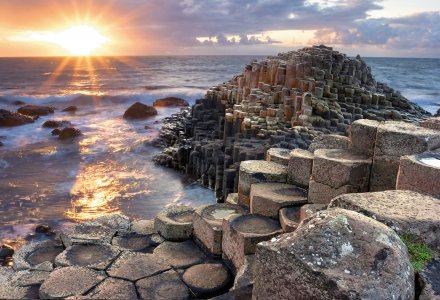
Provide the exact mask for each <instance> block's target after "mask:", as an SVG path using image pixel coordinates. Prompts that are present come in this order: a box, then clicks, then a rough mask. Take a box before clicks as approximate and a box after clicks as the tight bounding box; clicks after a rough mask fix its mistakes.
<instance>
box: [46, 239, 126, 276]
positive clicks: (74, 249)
mask: <svg viewBox="0 0 440 300" xmlns="http://www.w3.org/2000/svg"><path fill="white" fill-rule="evenodd" d="M119 253H120V251H119V250H118V249H117V248H115V247H112V246H110V245H109V244H90V245H72V246H70V247H68V248H67V249H66V250H64V251H63V252H62V253H60V254H59V255H58V256H57V257H56V258H55V265H56V266H57V267H67V266H79V267H86V268H90V269H97V270H105V269H107V267H108V266H109V265H110V264H111V263H112V262H113V260H114V259H115V258H116V257H117V256H118V255H119Z"/></svg>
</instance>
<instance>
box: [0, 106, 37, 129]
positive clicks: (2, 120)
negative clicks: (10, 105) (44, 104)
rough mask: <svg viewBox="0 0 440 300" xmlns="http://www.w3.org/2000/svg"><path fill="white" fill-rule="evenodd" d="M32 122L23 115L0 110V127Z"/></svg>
mask: <svg viewBox="0 0 440 300" xmlns="http://www.w3.org/2000/svg"><path fill="white" fill-rule="evenodd" d="M33 122H34V120H33V119H32V118H29V117H27V116H25V115H22V114H19V113H14V112H10V111H8V110H5V109H0V127H9V126H20V125H24V124H29V123H33Z"/></svg>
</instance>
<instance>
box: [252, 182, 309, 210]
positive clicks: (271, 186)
mask: <svg viewBox="0 0 440 300" xmlns="http://www.w3.org/2000/svg"><path fill="white" fill-rule="evenodd" d="M250 198H251V203H250V204H251V205H250V211H251V213H252V214H260V215H262V216H266V217H269V218H273V219H278V211H279V210H280V209H281V208H283V207H286V206H295V205H301V204H306V203H307V192H306V191H305V190H303V189H301V188H299V187H296V186H294V185H290V184H285V183H274V182H263V183H254V184H252V186H251V194H250Z"/></svg>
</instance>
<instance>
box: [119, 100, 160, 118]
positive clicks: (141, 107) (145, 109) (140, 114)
mask: <svg viewBox="0 0 440 300" xmlns="http://www.w3.org/2000/svg"><path fill="white" fill-rule="evenodd" d="M155 115H157V110H156V109H155V108H154V107H152V106H148V105H145V104H142V103H140V102H136V103H135V104H133V105H132V106H130V107H129V108H128V109H127V110H126V111H125V113H124V119H144V118H147V117H151V116H155Z"/></svg>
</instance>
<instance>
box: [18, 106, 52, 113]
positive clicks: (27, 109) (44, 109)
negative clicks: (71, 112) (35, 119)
mask: <svg viewBox="0 0 440 300" xmlns="http://www.w3.org/2000/svg"><path fill="white" fill-rule="evenodd" d="M17 112H18V113H20V114H22V115H26V116H46V115H48V114H53V113H54V112H55V110H54V108H53V107H48V106H40V105H25V106H23V107H20V108H19V109H18V110H17Z"/></svg>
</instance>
